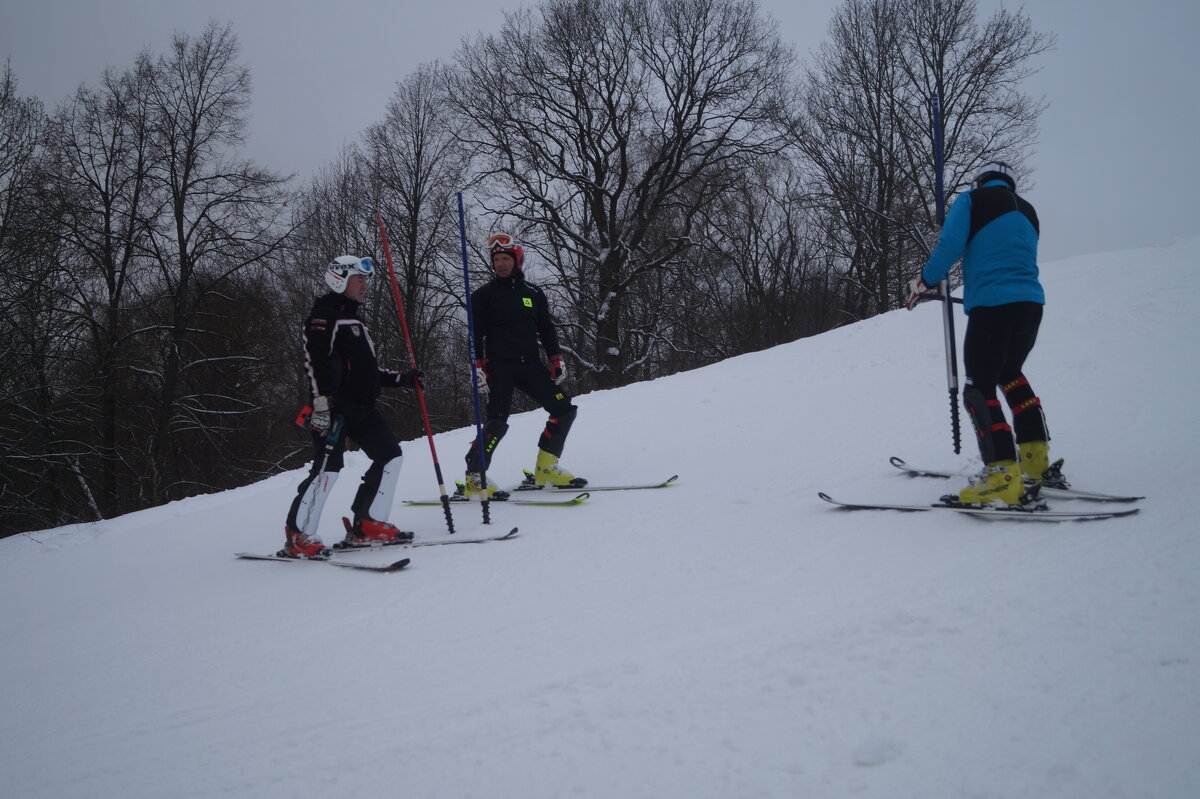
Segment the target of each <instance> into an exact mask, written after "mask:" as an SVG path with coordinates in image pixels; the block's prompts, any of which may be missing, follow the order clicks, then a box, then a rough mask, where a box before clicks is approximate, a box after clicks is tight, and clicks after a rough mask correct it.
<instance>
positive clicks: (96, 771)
mask: <svg viewBox="0 0 1200 799" xmlns="http://www.w3.org/2000/svg"><path fill="white" fill-rule="evenodd" d="M1197 263H1200V240H1190V241H1183V242H1177V243H1176V244H1173V245H1171V246H1169V247H1163V248H1157V249H1148V250H1138V251H1126V252H1114V253H1107V254H1104V255H1100V256H1087V257H1082V258H1076V259H1071V260H1066V261H1060V262H1056V263H1050V264H1046V265H1045V266H1044V267H1043V276H1044V281H1045V285H1046V291H1047V296H1048V305H1047V316H1046V319H1045V322H1044V325H1043V329H1042V335H1041V342H1040V344H1039V345H1038V348H1037V349H1036V351H1035V352H1034V354H1033V356H1032V358H1031V359H1030V362H1029V364H1028V368H1027V373H1028V374H1029V376H1030V378H1031V380H1032V382H1033V384H1034V386H1035V388H1036V389H1037V391H1038V392H1039V394H1040V395H1041V396H1042V398H1043V399H1044V401H1045V407H1046V411H1047V415H1048V418H1049V421H1050V426H1051V431H1052V433H1053V436H1054V442H1053V452H1054V454H1056V455H1059V456H1065V457H1066V458H1067V468H1068V474H1069V476H1070V477H1071V478H1072V479H1073V480H1074V482H1075V484H1076V485H1077V486H1079V487H1085V488H1088V489H1092V490H1097V491H1106V490H1107V491H1120V492H1137V493H1144V494H1146V495H1147V497H1148V499H1146V500H1145V501H1144V502H1143V503H1142V507H1143V509H1142V511H1141V513H1140V514H1139V515H1137V516H1134V517H1132V518H1126V519H1118V520H1110V521H1100V522H1085V523H1069V524H1059V525H1051V524H1027V523H1026V524H1023V523H1020V522H1009V521H984V520H978V519H973V518H965V517H959V516H958V515H957V514H944V515H934V514H900V513H889V512H878V513H872V512H857V513H854V512H846V511H839V510H837V509H835V508H833V507H832V506H830V505H827V504H826V503H823V502H821V501H820V500H818V499H817V496H816V492H817V491H818V490H825V491H827V492H829V493H832V494H834V495H835V496H838V497H845V498H849V499H859V500H896V501H902V502H915V501H924V500H929V501H932V500H933V499H935V498H936V497H937V496H938V495H939V494H940V493H942V492H944V491H946V490H948V489H949V488H951V487H952V486H953V485H957V484H951V483H949V482H947V481H938V480H931V479H920V478H918V479H913V478H909V477H906V476H904V475H902V474H900V473H899V472H897V471H896V470H895V469H893V468H892V467H891V466H889V465H888V463H887V458H888V456H890V455H900V456H901V457H904V458H906V459H907V460H909V461H910V462H912V463H917V464H921V465H926V466H941V467H951V468H961V467H967V466H971V465H973V464H974V460H973V457H972V456H973V453H970V452H967V451H965V450H964V454H963V455H960V456H955V455H954V454H953V453H952V451H951V441H950V434H949V409H948V398H947V394H946V389H945V373H944V367H943V363H944V361H943V354H942V336H941V325H940V317H939V313H940V309H939V307H938V306H937V305H936V304H933V303H927V304H924V305H922V306H920V307H919V308H918V309H917V310H916V311H914V312H912V313H908V312H905V311H903V310H901V311H897V312H894V313H889V314H885V315H883V316H880V317H876V318H874V319H871V320H869V321H866V322H864V323H861V324H856V325H853V326H850V327H846V328H843V329H840V330H836V331H833V332H830V333H827V334H825V335H821V336H816V337H813V338H809V339H805V340H802V341H797V342H794V343H792V344H788V345H785V346H781V347H777V348H775V349H772V350H770V351H765V352H759V353H754V354H751V355H746V356H743V357H740V358H735V359H731V360H729V361H726V362H724V363H720V364H717V365H715V366H712V367H709V368H706V369H699V370H696V371H693V372H688V373H685V374H680V375H676V376H673V377H670V378H664V379H660V380H655V381H652V382H648V383H643V384H639V385H634V386H630V387H627V388H624V389H620V390H616V391H610V392H597V393H594V394H590V395H587V396H583V397H580V398H579V399H578V404H579V407H580V414H579V420H578V422H577V424H576V426H575V428H574V430H573V431H572V436H571V441H570V446H569V448H568V450H567V454H566V457H565V458H564V463H565V464H566V465H567V466H568V467H569V468H573V469H574V470H575V471H576V472H577V473H579V474H583V475H585V476H587V477H589V478H590V479H591V480H592V481H593V482H594V483H597V484H601V483H611V482H618V481H628V480H631V479H638V478H645V479H662V478H665V477H667V476H669V475H671V474H674V473H679V474H680V475H681V477H680V481H679V484H678V485H677V486H675V487H672V488H669V489H665V490H661V491H641V492H626V493H607V494H595V495H593V496H592V498H591V499H590V500H589V501H588V502H587V503H586V504H585V505H582V506H579V507H574V508H569V509H560V508H518V507H505V506H495V507H493V509H492V513H493V524H492V525H491V527H490V528H484V527H483V526H482V524H481V523H480V519H479V510H478V507H477V506H472V507H469V508H458V509H456V516H455V518H456V523H457V525H458V530H459V534H460V535H463V536H467V535H471V534H474V533H479V532H484V531H490V532H501V531H503V530H505V529H507V528H508V527H509V526H512V525H519V526H520V527H521V535H520V537H519V538H518V539H516V540H514V541H511V542H503V543H492V544H484V545H479V546H464V547H430V548H424V549H415V550H411V551H407V554H410V555H411V557H412V559H413V563H412V565H411V566H410V567H409V569H408V570H407V571H405V572H401V573H399V574H390V575H376V574H368V573H362V572H355V571H349V570H341V569H333V568H328V567H324V566H319V565H311V564H275V563H263V562H251V561H239V560H235V559H234V558H233V556H232V555H233V553H234V552H236V551H241V550H250V551H273V550H274V549H276V548H278V547H279V546H280V545H281V543H282V523H283V516H284V513H285V510H286V507H287V504H288V502H289V501H290V499H291V496H292V493H293V491H294V489H295V486H296V484H297V483H298V482H299V480H300V478H301V472H299V471H297V472H292V473H289V474H284V475H279V476H276V477H273V478H271V479H268V480H264V481H262V482H260V483H258V484H255V485H252V486H248V487H245V488H242V489H238V490H234V491H228V492H225V493H222V494H215V495H210V496H203V497H196V498H193V499H189V500H184V501H180V502H174V503H171V504H169V505H167V506H164V507H161V508H155V509H151V510H146V511H142V512H139V513H134V514H130V515H128V516H125V517H122V518H119V519H113V520H110V521H104V522H99V523H95V524H82V525H73V526H69V527H63V528H60V529H56V530H48V531H42V532H38V533H34V534H28V535H22V536H16V537H12V538H9V539H5V540H3V541H0V607H3V609H4V612H3V615H2V617H0V641H3V646H4V651H3V656H2V658H0V686H2V693H0V795H3V796H4V797H21V798H22V799H34V798H36V797H45V798H46V799H68V798H69V797H123V799H132V798H134V797H155V798H156V799H161V797H174V798H175V799H182V798H183V797H216V796H238V797H242V796H245V797H384V796H389V797H391V796H397V797H489V798H491V797H585V798H586V797H595V798H596V799H601V798H603V799H611V798H613V797H621V798H622V799H625V798H630V797H647V798H649V797H654V798H655V799H660V798H661V797H689V799H692V798H696V797H713V798H714V799H716V798H718V797H719V798H722V799H724V798H725V797H850V796H854V797H879V798H880V799H897V798H898V797H921V799H929V798H931V797H979V798H987V799H995V798H996V797H1013V798H1014V799H1015V798H1017V797H1020V798H1021V799H1027V798H1028V797H1080V799H1084V798H1085V797H1086V799H1097V797H1155V798H1161V797H1179V798H1180V799H1183V798H1184V797H1195V796H1200V580H1198V579H1197V566H1198V565H1200V535H1198V534H1197V533H1198V532H1200V525H1197V523H1196V520H1195V516H1196V510H1195V504H1194V496H1195V495H1194V494H1192V492H1193V491H1195V490H1196V477H1197V475H1198V474H1200V459H1198V457H1197V449H1198V447H1197V444H1198V443H1200V435H1198V433H1197V429H1198V428H1197V425H1196V398H1197V396H1200V377H1198V374H1197V368H1196V363H1197V361H1196V356H1195V354H1194V353H1193V354H1192V355H1188V354H1187V353H1189V352H1192V351H1193V348H1194V346H1195V342H1196V341H1197V339H1198V338H1200V336H1198V334H1200V315H1198V314H1197V307H1198V306H1200V296H1198V294H1200V289H1198V288H1197V285H1198V283H1200V281H1198V280H1197V277H1196V265H1197ZM964 327H965V325H964V324H963V320H962V319H961V317H960V319H959V326H958V330H959V333H960V335H961V332H962V330H963V329H964ZM542 421H543V415H542V414H540V413H534V414H524V415H522V416H519V417H514V419H513V420H512V429H511V431H510V433H509V435H508V437H507V438H506V440H505V442H504V444H503V445H502V446H501V448H500V450H499V452H498V454H497V457H496V460H495V465H494V475H495V476H496V479H497V480H501V481H505V482H506V481H508V480H512V481H514V482H515V480H516V479H517V477H518V476H519V474H520V469H521V467H525V466H531V465H532V462H533V459H534V457H533V456H534V454H535V452H534V446H535V444H534V442H535V440H536V436H537V434H538V431H539V429H540V426H541V424H542ZM964 422H965V420H964ZM470 437H471V432H470V431H469V430H459V431H455V432H451V433H446V434H444V435H441V436H439V437H438V438H437V445H438V451H439V454H440V456H441V460H442V462H443V464H449V465H451V466H452V468H453V470H454V472H457V467H458V464H459V463H460V459H461V457H462V455H463V452H464V451H465V449H466V447H467V444H468V442H469V439H470ZM406 453H407V456H408V459H407V461H406V463H405V468H404V473H403V475H402V477H401V495H402V496H404V497H413V496H419V497H427V496H431V495H436V493H437V488H436V483H435V480H434V477H433V470H432V467H431V465H430V463H431V461H430V455H429V448H428V446H427V444H426V442H425V441H423V440H418V441H415V442H412V443H411V444H408V445H406ZM365 465H366V464H365V461H364V459H363V458H362V457H361V456H360V455H357V454H356V455H353V456H351V457H350V458H349V460H348V464H347V468H346V473H345V476H344V477H343V479H342V480H341V481H340V482H339V484H338V485H337V488H336V489H335V493H334V496H333V497H332V498H331V501H330V503H329V505H328V506H327V508H326V516H325V528H324V529H325V532H326V539H327V540H334V539H335V538H336V537H337V534H336V533H335V532H334V531H335V529H336V527H337V517H338V516H339V515H340V514H341V513H343V512H345V508H346V506H347V505H348V503H349V501H350V497H351V495H352V493H353V491H354V488H355V485H356V483H357V479H356V478H357V477H358V476H359V475H360V474H361V472H362V470H363V469H364V468H365ZM448 471H449V470H448ZM1054 504H1055V506H1056V507H1059V508H1063V509H1065V508H1068V507H1070V505H1071V503H1069V502H1066V501H1058V502H1056V503H1054ZM1189 519H1191V520H1192V521H1188V520H1189ZM393 520H394V521H397V522H399V523H401V524H402V525H403V526H406V527H411V528H415V529H416V530H418V532H419V534H420V535H422V536H424V537H434V536H440V535H441V534H443V533H444V523H443V521H442V517H441V509H440V508H437V507H433V508H415V509H414V508H406V507H402V506H399V505H397V508H396V510H395V513H394V516H393ZM398 555H399V552H398V551H397V550H392V551H389V552H386V553H365V554H364V553H360V554H358V555H356V556H355V557H358V558H360V559H361V560H364V561H369V562H385V561H388V560H391V559H393V558H394V557H397V556H398Z"/></svg>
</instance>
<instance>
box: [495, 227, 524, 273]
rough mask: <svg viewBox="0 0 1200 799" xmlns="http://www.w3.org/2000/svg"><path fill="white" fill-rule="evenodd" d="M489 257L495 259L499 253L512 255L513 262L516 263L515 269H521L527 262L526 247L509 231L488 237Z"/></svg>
mask: <svg viewBox="0 0 1200 799" xmlns="http://www.w3.org/2000/svg"><path fill="white" fill-rule="evenodd" d="M487 246H488V252H489V255H488V257H489V259H494V258H495V257H496V254H497V253H504V254H505V255H511V256H512V259H513V262H514V263H515V264H516V265H515V266H514V268H515V269H520V268H521V267H522V266H524V264H525V248H524V247H522V246H521V245H520V244H517V240H516V239H514V238H513V237H512V236H510V235H508V234H507V233H496V234H495V235H493V236H492V237H491V238H489V239H488V243H487Z"/></svg>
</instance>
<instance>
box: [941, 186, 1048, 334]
mask: <svg viewBox="0 0 1200 799" xmlns="http://www.w3.org/2000/svg"><path fill="white" fill-rule="evenodd" d="M1037 243H1038V219H1037V213H1036V212H1035V211H1034V210H1033V206H1032V205H1030V204H1029V203H1028V202H1026V201H1025V200H1024V199H1022V198H1021V197H1020V196H1019V195H1018V194H1017V193H1016V192H1015V191H1012V190H1011V189H1009V187H1008V184H1007V183H1005V182H1004V181H1003V180H989V181H988V182H987V183H985V184H984V185H983V186H980V187H979V188H977V189H973V190H971V191H969V192H967V193H966V194H962V195H959V197H958V199H956V200H955V201H954V204H953V205H951V206H950V211H949V213H947V214H946V221H945V224H943V225H942V232H941V235H940V236H938V242H937V246H935V247H934V248H933V252H932V253H930V255H929V260H928V261H926V262H925V267H924V268H923V269H922V270H921V280H923V281H925V285H927V286H936V285H937V284H938V283H939V282H941V281H942V280H944V279H945V278H946V275H948V274H950V269H951V268H952V267H953V266H954V264H955V262H956V261H958V259H960V258H961V259H962V262H963V284H964V286H965V289H964V296H963V309H964V310H965V311H966V312H967V313H970V312H971V309H972V308H975V307H979V306H992V305H1006V304H1008V303H1010V302H1036V303H1038V304H1039V305H1045V304H1046V294H1045V292H1044V291H1042V284H1041V283H1040V282H1039V281H1038V265H1037Z"/></svg>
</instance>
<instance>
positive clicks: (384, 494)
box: [367, 455, 404, 521]
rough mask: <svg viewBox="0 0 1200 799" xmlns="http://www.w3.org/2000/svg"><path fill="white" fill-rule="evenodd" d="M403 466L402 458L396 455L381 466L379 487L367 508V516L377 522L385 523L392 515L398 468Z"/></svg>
mask: <svg viewBox="0 0 1200 799" xmlns="http://www.w3.org/2000/svg"><path fill="white" fill-rule="evenodd" d="M403 465H404V456H403V455H397V456H396V457H394V458H392V459H391V460H390V461H388V462H387V463H385V464H384V465H383V471H382V472H380V475H379V487H378V488H377V489H375V496H374V497H373V498H372V499H371V504H370V506H369V507H368V508H367V515H368V516H370V517H371V518H372V519H376V520H377V521H387V518H388V516H390V515H391V513H392V501H393V499H394V498H395V496H396V481H397V480H399V479H400V467H401V466H403Z"/></svg>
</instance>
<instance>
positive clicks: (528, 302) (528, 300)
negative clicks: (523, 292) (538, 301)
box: [521, 297, 533, 308]
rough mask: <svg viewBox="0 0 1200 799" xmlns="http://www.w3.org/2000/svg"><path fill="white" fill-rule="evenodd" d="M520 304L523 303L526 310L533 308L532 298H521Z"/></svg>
mask: <svg viewBox="0 0 1200 799" xmlns="http://www.w3.org/2000/svg"><path fill="white" fill-rule="evenodd" d="M521 302H523V303H524V304H525V307H526V308H532V307H533V297H522V298H521Z"/></svg>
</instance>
